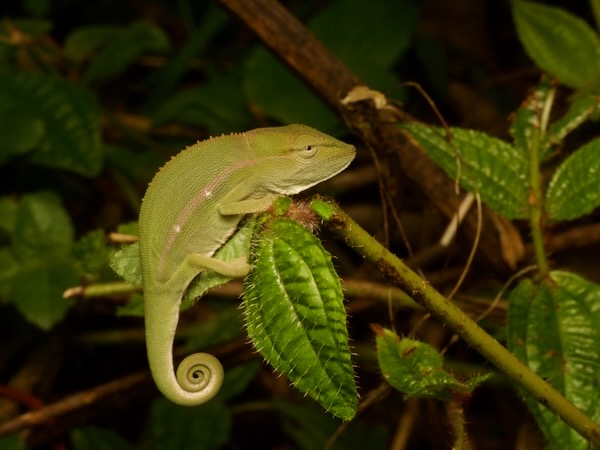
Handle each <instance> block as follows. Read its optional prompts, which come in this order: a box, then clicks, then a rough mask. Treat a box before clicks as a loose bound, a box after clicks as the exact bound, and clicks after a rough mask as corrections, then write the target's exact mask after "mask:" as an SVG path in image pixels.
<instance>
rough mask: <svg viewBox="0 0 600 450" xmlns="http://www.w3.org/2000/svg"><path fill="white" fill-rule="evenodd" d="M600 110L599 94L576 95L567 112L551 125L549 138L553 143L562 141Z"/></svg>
mask: <svg viewBox="0 0 600 450" xmlns="http://www.w3.org/2000/svg"><path fill="white" fill-rule="evenodd" d="M599 111H600V99H599V98H598V96H597V95H583V96H579V97H576V98H575V99H574V101H573V103H571V105H570V107H569V110H568V111H567V112H566V114H565V115H564V116H563V117H561V118H560V119H559V120H557V121H556V122H554V123H553V124H552V125H550V136H549V138H548V140H549V141H550V142H551V143H553V144H558V143H560V142H562V141H563V139H564V138H565V137H566V136H567V135H568V134H569V133H570V132H571V131H573V130H574V129H576V128H577V127H578V126H580V125H581V124H582V123H584V122H585V121H587V120H589V119H590V118H591V117H592V116H593V115H594V114H597V113H598V112H599Z"/></svg>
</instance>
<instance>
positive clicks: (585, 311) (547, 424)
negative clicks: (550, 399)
mask: <svg viewBox="0 0 600 450" xmlns="http://www.w3.org/2000/svg"><path fill="white" fill-rule="evenodd" d="M550 277H551V281H549V282H547V283H542V284H535V283H534V282H532V281H531V280H523V281H522V282H521V283H519V285H518V286H517V287H516V288H515V289H514V290H513V291H512V293H511V294H510V298H509V312H508V346H509V348H510V349H511V351H513V352H514V353H515V354H516V355H517V356H518V357H519V358H520V359H521V360H522V361H524V362H525V363H526V364H528V365H529V367H530V368H531V369H533V370H534V371H535V372H537V373H538V374H539V375H540V376H542V377H544V378H545V379H546V380H548V381H549V382H550V383H551V384H552V385H553V386H554V387H555V388H556V389H557V390H558V391H559V392H561V393H562V394H564V395H565V396H566V397H567V398H568V399H569V400H571V401H572V402H573V403H574V404H575V405H576V406H577V407H578V408H580V409H581V410H582V411H583V412H584V413H585V414H587V415H588V416H589V417H590V418H591V419H592V420H594V421H596V422H598V421H599V420H600V391H599V390H598V385H599V383H600V376H599V374H598V370H597V369H598V366H599V365H600V350H599V349H600V309H599V308H598V305H600V286H598V285H597V284H594V283H591V282H589V281H587V280H585V279H583V278H581V277H579V276H577V275H574V274H572V273H568V272H559V271H556V272H552V273H551V275H550ZM523 395H524V396H525V399H526V401H527V405H528V406H529V409H530V410H531V412H532V413H533V416H534V417H535V419H536V421H537V423H538V425H539V426H540V428H541V429H542V431H543V432H544V434H545V435H546V437H547V439H548V442H549V443H550V444H551V448H552V449H557V450H558V449H567V448H568V449H570V450H577V449H582V450H583V449H587V448H588V443H587V441H586V440H585V439H584V438H583V437H581V436H580V435H579V434H578V433H576V432H575V431H574V430H572V429H571V428H570V427H569V426H568V425H566V424H565V423H564V422H562V421H561V420H560V419H558V418H557V417H556V415H555V414H554V413H552V412H550V411H549V410H547V409H546V408H545V407H543V406H542V405H541V404H540V403H538V401H537V399H535V398H533V397H531V396H529V395H528V394H526V393H524V392H523Z"/></svg>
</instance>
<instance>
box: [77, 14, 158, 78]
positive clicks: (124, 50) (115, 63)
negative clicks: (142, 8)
mask: <svg viewBox="0 0 600 450" xmlns="http://www.w3.org/2000/svg"><path fill="white" fill-rule="evenodd" d="M168 48H169V38H168V37H167V35H166V34H165V32H164V31H163V30H162V29H160V28H159V27H158V26H156V25H154V24H153V23H151V22H146V21H143V20H141V21H138V22H134V23H133V24H131V25H129V26H128V27H127V28H125V29H123V30H122V31H121V32H120V33H116V34H115V35H113V39H112V41H111V43H110V44H109V45H107V46H106V47H105V48H104V49H103V50H102V51H101V52H100V54H99V55H98V56H97V57H96V58H94V59H93V61H92V63H91V64H90V66H89V67H88V68H87V70H86V71H85V74H84V76H83V78H84V80H85V81H87V82H92V81H99V80H106V79H108V78H112V77H115V76H117V75H119V74H120V73H122V72H124V71H125V70H126V69H127V68H128V67H129V66H130V65H131V64H132V63H133V62H134V61H135V60H136V59H137V58H138V57H139V56H140V55H141V54H142V53H144V52H145V51H154V52H165V51H167V50H168Z"/></svg>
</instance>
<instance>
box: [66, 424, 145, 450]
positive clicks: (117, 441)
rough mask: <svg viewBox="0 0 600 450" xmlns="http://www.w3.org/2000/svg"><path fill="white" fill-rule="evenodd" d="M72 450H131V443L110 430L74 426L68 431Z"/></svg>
mask: <svg viewBox="0 0 600 450" xmlns="http://www.w3.org/2000/svg"><path fill="white" fill-rule="evenodd" d="M70 438H71V445H72V447H71V448H72V449H73V450H133V448H134V447H133V445H131V444H130V443H129V442H127V441H126V440H125V439H123V438H122V437H121V436H120V435H118V434H117V433H115V432H114V431H111V430H106V429H103V428H100V427H95V426H86V427H79V428H75V429H73V430H72V431H71V433H70Z"/></svg>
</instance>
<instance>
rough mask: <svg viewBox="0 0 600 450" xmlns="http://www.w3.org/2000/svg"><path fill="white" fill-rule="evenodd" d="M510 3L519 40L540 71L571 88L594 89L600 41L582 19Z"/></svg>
mask: <svg viewBox="0 0 600 450" xmlns="http://www.w3.org/2000/svg"><path fill="white" fill-rule="evenodd" d="M511 4H512V8H513V15H514V19H515V24H516V26H517V33H518V35H519V39H520V40H521V43H522V44H523V46H524V47H525V51H526V52H527V54H528V55H529V56H530V57H531V59H533V61H534V62H535V63H536V64H537V65H538V66H539V67H540V68H541V69H542V70H544V71H546V72H548V73H550V74H552V75H554V76H555V77H556V78H558V80H559V81H561V82H562V83H564V84H566V85H567V86H570V87H573V88H585V87H588V85H590V84H592V83H594V84H595V87H596V88H597V87H598V85H597V83H598V79H599V78H600V40H599V39H598V35H597V34H596V33H595V32H594V30H593V29H592V28H591V27H590V26H589V25H588V24H587V23H586V22H585V21H584V20H582V19H580V18H579V17H576V16H574V15H572V14H570V13H569V12H567V11H565V10H563V9H560V8H557V7H554V6H548V5H542V4H539V3H533V2H528V1H523V0H519V1H513V2H512V3H511Z"/></svg>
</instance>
